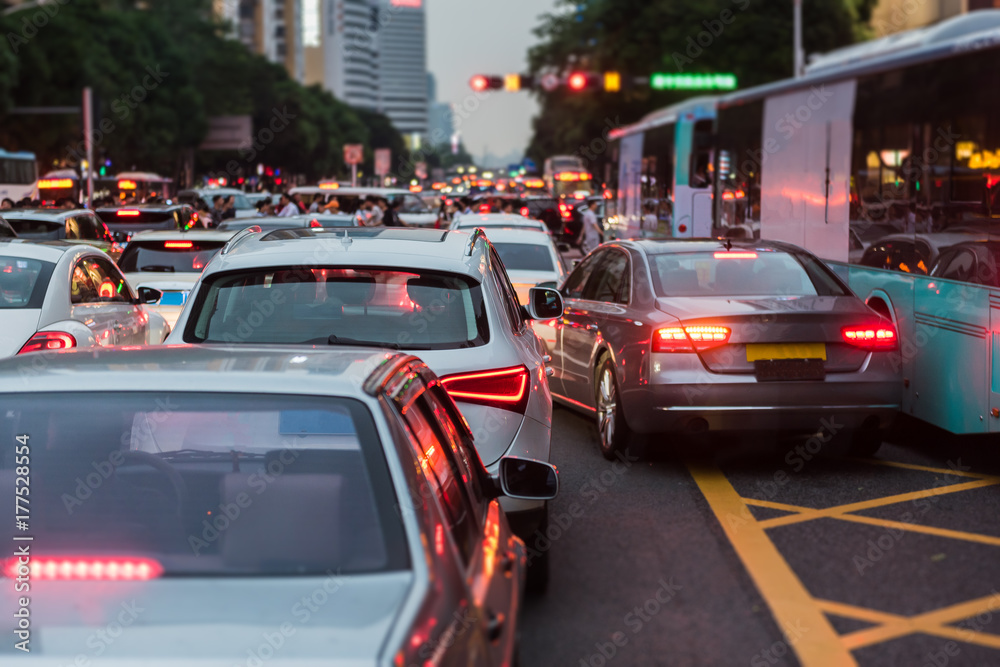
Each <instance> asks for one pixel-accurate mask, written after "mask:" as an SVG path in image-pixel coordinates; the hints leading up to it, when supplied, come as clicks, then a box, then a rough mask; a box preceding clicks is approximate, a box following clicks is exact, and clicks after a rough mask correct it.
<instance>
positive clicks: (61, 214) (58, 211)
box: [0, 208, 94, 220]
mask: <svg viewBox="0 0 1000 667" xmlns="http://www.w3.org/2000/svg"><path fill="white" fill-rule="evenodd" d="M0 213H2V214H3V217H4V218H10V219H12V220H16V219H18V218H36V219H37V218H47V219H49V220H64V219H66V218H68V217H69V216H72V215H80V214H81V213H89V214H90V215H93V213H94V212H93V211H91V210H89V209H86V208H13V209H7V210H6V211H0Z"/></svg>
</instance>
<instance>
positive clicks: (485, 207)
mask: <svg viewBox="0 0 1000 667" xmlns="http://www.w3.org/2000/svg"><path fill="white" fill-rule="evenodd" d="M479 212H480V213H489V212H490V205H489V204H480V205H479Z"/></svg>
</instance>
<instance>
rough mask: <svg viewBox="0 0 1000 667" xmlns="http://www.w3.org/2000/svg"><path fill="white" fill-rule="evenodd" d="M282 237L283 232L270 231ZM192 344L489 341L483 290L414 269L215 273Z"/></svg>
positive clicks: (451, 345) (425, 346)
mask: <svg viewBox="0 0 1000 667" xmlns="http://www.w3.org/2000/svg"><path fill="white" fill-rule="evenodd" d="M272 233H275V234H277V233H280V232H272ZM189 322H190V323H189V325H188V329H187V331H186V332H185V336H184V340H185V341H187V342H189V343H202V342H207V343H292V344H308V345H327V344H331V345H334V344H336V345H375V346H384V347H394V348H399V349H409V350H447V349H456V348H466V347H475V346H478V345H484V344H486V343H487V342H488V341H489V328H488V325H487V319H486V312H485V308H484V303H483V292H482V287H481V286H480V285H479V284H478V283H475V282H473V281H471V280H469V279H467V278H465V277H463V276H457V275H454V274H446V273H437V272H425V271H418V270H414V269H343V268H335V267H330V268H310V269H261V270H254V271H246V272H234V273H226V274H219V275H215V276H212V277H211V278H209V279H208V280H206V281H205V284H204V285H203V286H202V288H201V289H200V290H199V291H198V297H197V301H196V302H195V304H194V305H193V309H192V312H191V315H190V318H189Z"/></svg>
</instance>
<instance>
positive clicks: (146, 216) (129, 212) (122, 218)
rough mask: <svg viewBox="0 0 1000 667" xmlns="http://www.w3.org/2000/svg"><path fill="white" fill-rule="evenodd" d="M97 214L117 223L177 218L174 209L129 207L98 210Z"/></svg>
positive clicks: (136, 223) (142, 222) (109, 221)
mask: <svg viewBox="0 0 1000 667" xmlns="http://www.w3.org/2000/svg"><path fill="white" fill-rule="evenodd" d="M97 215H98V217H100V218H101V220H103V221H104V222H107V223H111V224H116V225H133V224H134V225H148V224H151V223H153V224H155V223H161V222H167V221H168V220H176V218H175V217H174V212H173V211H143V210H139V209H127V208H121V209H112V210H110V211H98V212H97Z"/></svg>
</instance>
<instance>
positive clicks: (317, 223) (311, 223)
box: [309, 220, 323, 227]
mask: <svg viewBox="0 0 1000 667" xmlns="http://www.w3.org/2000/svg"><path fill="white" fill-rule="evenodd" d="M309 226H310V227H322V226H323V224H322V223H321V222H320V221H319V220H310V221H309Z"/></svg>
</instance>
